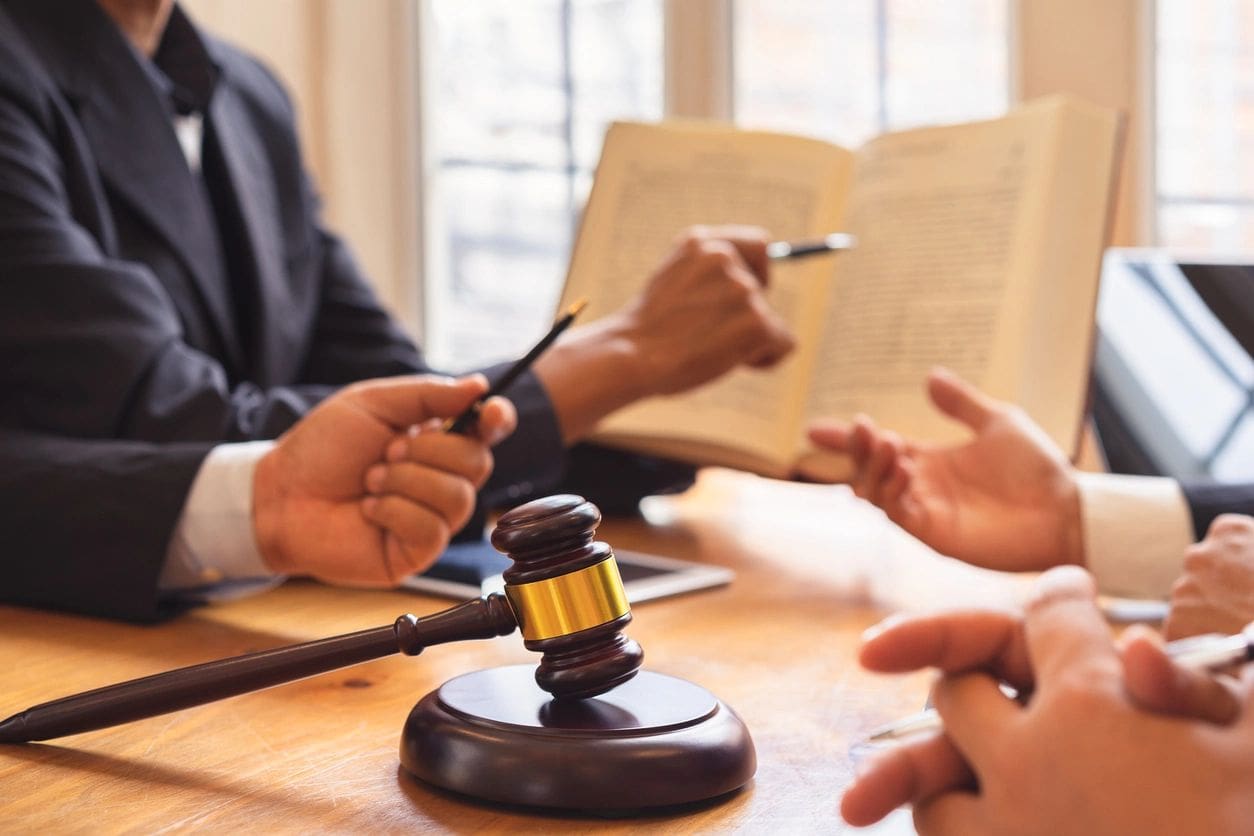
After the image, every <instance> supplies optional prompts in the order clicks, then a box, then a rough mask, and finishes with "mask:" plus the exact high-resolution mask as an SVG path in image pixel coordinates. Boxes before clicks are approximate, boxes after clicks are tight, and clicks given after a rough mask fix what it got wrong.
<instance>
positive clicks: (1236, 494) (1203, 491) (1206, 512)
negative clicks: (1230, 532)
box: [1181, 482, 1254, 540]
mask: <svg viewBox="0 0 1254 836" xmlns="http://www.w3.org/2000/svg"><path fill="white" fill-rule="evenodd" d="M1181 487H1182V488H1183V490H1184V497H1185V499H1186V500H1188V503H1189V512H1190V513H1191V514H1192V516H1193V535H1194V537H1195V538H1196V539H1197V540H1201V539H1203V538H1204V537H1205V536H1206V531H1207V529H1209V528H1210V524H1211V523H1212V522H1214V521H1215V518H1216V517H1218V516H1220V515H1222V514H1246V515H1254V483H1248V482H1247V483H1245V484H1234V485H1221V484H1215V483H1201V482H1196V483H1185V484H1183V485H1182V486H1181Z"/></svg>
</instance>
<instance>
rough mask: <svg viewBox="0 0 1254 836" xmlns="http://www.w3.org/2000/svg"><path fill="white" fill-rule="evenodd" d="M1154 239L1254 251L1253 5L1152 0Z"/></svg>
mask: <svg viewBox="0 0 1254 836" xmlns="http://www.w3.org/2000/svg"><path fill="white" fill-rule="evenodd" d="M1157 19H1158V34H1157V53H1156V55H1157V97H1158V106H1157V108H1156V110H1157V120H1158V121H1157V137H1156V146H1157V181H1158V186H1157V188H1158V196H1159V216H1158V227H1159V239H1160V241H1161V242H1162V243H1164V244H1166V245H1169V246H1172V247H1178V248H1187V249H1205V250H1235V249H1246V250H1249V249H1254V227H1252V225H1251V223H1250V220H1249V219H1250V215H1251V213H1252V212H1254V3H1251V2H1249V0H1159V3H1158V6H1157Z"/></svg>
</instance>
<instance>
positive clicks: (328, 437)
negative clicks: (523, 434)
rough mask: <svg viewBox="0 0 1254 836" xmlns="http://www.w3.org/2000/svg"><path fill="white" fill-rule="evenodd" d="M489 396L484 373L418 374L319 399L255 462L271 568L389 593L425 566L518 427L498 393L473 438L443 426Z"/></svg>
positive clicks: (467, 510) (258, 517)
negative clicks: (497, 448)
mask: <svg viewBox="0 0 1254 836" xmlns="http://www.w3.org/2000/svg"><path fill="white" fill-rule="evenodd" d="M487 389H488V383H487V381H486V380H484V378H483V376H482V375H470V376H468V377H463V378H459V379H456V380H452V379H448V378H440V377H434V376H430V375H420V376H410V377H395V378H384V379H380V380H372V381H367V382H365V383H359V384H355V385H353V386H349V387H347V388H345V389H343V390H341V391H339V392H337V393H335V394H334V395H332V396H331V397H330V398H328V399H327V400H325V401H323V402H322V403H321V404H320V405H319V406H317V407H316V408H315V409H313V410H312V411H311V412H310V413H309V414H308V415H306V416H305V418H303V419H302V420H301V421H299V422H298V423H297V424H296V425H295V426H293V427H292V428H291V429H290V430H288V431H287V432H286V433H285V434H284V435H283V436H282V437H280V438H279V440H278V442H277V443H276V444H275V446H274V448H273V449H271V450H270V451H269V452H267V453H266V454H265V455H264V456H263V457H262V458H261V459H260V460H258V462H257V466H256V470H255V473H254V476H253V492H252V511H253V527H254V533H255V538H256V542H257V546H258V548H259V550H260V552H261V556H262V559H263V560H264V561H265V563H266V565H267V566H268V567H269V568H270V569H271V570H272V571H274V572H276V573H280V574H288V575H306V576H311V577H314V578H318V579H320V580H323V581H326V582H328V583H334V584H340V585H345V586H390V585H393V584H396V583H398V582H399V581H400V580H401V579H402V578H404V577H406V576H408V575H410V574H412V573H414V572H417V571H421V570H422V569H425V568H426V567H427V566H429V565H430V564H431V563H432V562H433V561H434V560H435V559H436V557H437V556H439V554H440V552H441V551H443V550H444V547H445V545H446V544H447V543H448V539H449V537H450V535H451V533H452V532H454V531H457V530H458V529H459V528H461V527H462V526H463V525H465V523H466V521H467V520H468V519H469V517H470V514H471V512H472V511H473V509H474V503H475V494H476V492H477V490H478V489H479V487H481V486H482V485H483V483H484V481H485V480H486V479H487V477H488V474H489V473H490V472H491V470H492V453H491V451H490V449H489V448H490V447H491V446H492V445H493V444H496V443H497V442H499V441H500V440H501V439H503V438H504V437H505V436H507V435H509V434H510V433H511V432H513V430H514V426H515V424H516V422H517V416H516V413H515V410H514V407H513V404H511V403H510V402H509V401H507V400H505V399H504V398H499V397H497V398H491V399H489V400H487V401H485V402H483V404H482V406H481V408H480V410H479V413H478V420H477V422H476V425H475V429H474V432H472V433H469V434H466V435H460V434H452V433H442V432H439V431H438V428H439V424H440V422H441V421H442V420H443V419H446V418H448V417H450V416H453V415H457V414H459V413H460V412H462V411H463V410H465V409H466V408H467V407H469V406H470V405H471V404H472V403H475V402H477V401H479V400H480V399H481V398H482V396H483V395H484V393H485V392H486V391H487Z"/></svg>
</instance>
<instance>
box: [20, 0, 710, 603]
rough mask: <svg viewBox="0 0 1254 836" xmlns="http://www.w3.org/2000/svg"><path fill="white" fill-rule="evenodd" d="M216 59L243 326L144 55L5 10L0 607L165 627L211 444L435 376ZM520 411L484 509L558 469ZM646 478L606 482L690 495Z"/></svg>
mask: <svg viewBox="0 0 1254 836" xmlns="http://www.w3.org/2000/svg"><path fill="white" fill-rule="evenodd" d="M175 14H176V17H178V18H179V20H181V21H182V24H181V25H188V24H187V22H186V21H185V20H182V18H181V12H178V11H177V10H176V13H175ZM172 25H173V24H172ZM206 42H207V47H208V51H209V54H210V56H211V58H212V60H213V62H214V63H215V64H216V65H217V67H218V69H219V72H220V76H219V81H218V83H217V86H216V88H215V92H214V94H213V98H212V101H211V105H210V107H209V110H208V113H207V114H206V125H207V131H209V132H211V134H212V136H213V137H215V138H216V141H217V144H218V148H219V153H220V157H221V164H222V166H223V168H224V170H225V177H226V179H227V180H229V184H228V185H229V187H230V188H229V192H230V193H231V194H232V202H231V205H230V207H229V209H230V212H231V213H232V214H234V215H235V216H236V217H235V220H236V222H237V223H236V224H235V225H234V226H232V225H230V224H227V225H224V226H222V230H221V234H222V235H235V236H236V237H235V238H232V239H231V241H230V243H231V244H232V245H233V246H234V247H235V251H236V252H237V253H243V260H244V267H245V268H246V269H245V270H243V271H242V272H243V273H244V274H245V276H246V278H247V281H248V287H249V290H250V307H249V308H248V311H249V318H248V319H242V318H241V316H240V315H239V313H238V311H237V310H236V309H235V308H234V307H233V303H232V295H231V291H230V289H229V288H228V287H227V286H226V285H225V284H224V283H223V281H222V274H221V271H220V269H219V271H218V272H215V271H214V269H212V268H213V267H214V266H215V265H216V266H218V267H219V268H220V266H221V263H222V258H223V256H222V252H221V250H222V244H221V243H220V239H219V238H218V237H217V236H218V235H219V234H220V233H219V229H218V225H219V224H220V223H221V219H220V218H219V219H217V223H215V217H214V214H213V213H212V210H211V209H210V208H208V206H209V205H208V204H207V202H206V200H205V199H204V195H203V193H202V192H201V191H199V189H201V188H202V187H201V184H200V182H199V181H198V179H197V177H196V176H195V175H194V174H193V173H192V172H191V171H190V169H189V167H188V165H187V163H186V161H185V159H184V157H183V155H182V151H181V149H180V147H179V145H178V143H177V139H176V137H175V134H174V132H173V129H172V126H171V109H170V106H169V104H168V102H167V101H166V99H165V97H164V96H163V95H162V94H161V92H160V91H158V89H157V88H156V86H155V85H154V84H153V81H152V78H151V76H150V75H149V74H148V73H147V72H146V71H145V68H144V65H143V64H142V63H141V61H142V60H143V59H141V58H140V57H139V56H138V55H137V53H136V52H135V51H134V50H133V49H132V48H131V46H130V45H129V43H128V42H127V41H126V40H125V39H124V38H123V37H122V35H121V34H120V32H119V31H118V30H117V29H116V27H115V26H114V25H113V23H112V21H111V20H109V19H108V18H107V17H106V16H105V15H104V13H103V12H102V11H101V10H100V9H99V8H98V6H97V5H96V4H95V3H94V2H91V0H0V281H2V282H3V295H4V298H3V304H2V305H0V356H3V358H4V360H3V362H2V363H0V392H3V393H4V395H3V400H2V401H0V509H2V510H0V600H3V601H4V602H9V603H25V604H34V605H40V606H51V607H57V608H66V609H71V610H77V611H81V612H86V613H94V614H101V615H107V616H112V617H123V618H131V619H150V618H154V617H158V616H159V615H160V614H161V605H160V602H159V600H158V596H157V593H156V583H157V578H158V575H159V573H160V568H161V566H162V563H163V561H164V558H165V554H166V547H167V542H168V540H169V537H170V534H171V532H172V530H173V527H174V525H175V524H176V522H177V519H178V517H179V514H180V512H181V509H182V504H183V500H184V498H185V496H186V493H187V491H188V488H189V486H190V483H191V481H192V479H193V478H194V476H195V474H196V471H197V469H198V468H199V466H200V463H201V461H202V459H203V458H204V456H205V455H206V454H207V453H208V451H209V450H210V449H211V448H212V447H213V446H215V445H216V444H219V443H222V442H231V441H240V440H248V439H258V438H273V437H275V436H276V435H278V434H279V433H281V432H282V431H283V430H284V429H286V428H287V427H289V426H290V425H291V424H292V423H293V422H294V421H296V420H297V419H298V418H299V417H300V416H301V415H302V414H304V412H305V411H307V410H308V409H309V408H310V407H311V406H312V405H314V404H315V403H317V402H318V401H319V400H320V399H322V398H324V397H326V396H327V395H328V394H329V393H331V392H332V391H334V390H335V389H336V388H337V387H339V386H341V385H344V384H346V383H349V382H351V381H354V380H359V379H363V378H369V377H378V376H383V375H391V374H400V373H409V372H413V371H421V370H425V369H426V365H425V363H424V362H423V359H422V355H421V353H420V352H419V351H418V349H417V348H416V347H415V346H414V344H413V343H412V342H411V341H410V340H409V339H408V338H407V337H406V336H405V335H404V334H403V333H401V331H400V330H399V329H398V328H397V327H396V326H395V325H394V323H393V322H392V321H391V320H390V319H389V317H388V316H387V314H386V313H385V312H384V311H383V310H382V309H381V308H380V306H379V304H378V303H377V302H376V300H375V297H374V295H373V294H372V293H371V291H370V289H369V286H368V285H367V283H366V282H365V281H364V280H363V278H362V276H361V274H360V273H359V271H358V269H357V267H356V265H355V264H354V262H353V259H352V258H351V256H350V254H349V252H348V251H347V249H346V248H345V247H344V245H343V244H342V243H341V242H340V241H339V240H338V239H337V238H336V237H335V236H334V235H332V234H331V233H329V232H328V231H327V230H326V229H324V228H323V226H322V224H321V221H320V218H319V209H318V203H317V200H316V198H315V196H314V194H313V190H312V189H311V186H310V183H309V181H308V179H307V178H306V176H305V173H304V170H303V166H302V162H301V159H300V152H299V144H298V141H297V137H296V134H295V129H294V119H293V113H292V108H291V105H290V103H289V101H288V99H287V97H286V96H285V94H284V92H283V91H282V89H281V88H280V86H279V85H278V84H277V83H276V81H275V80H274V79H273V78H272V76H271V75H270V74H269V73H268V72H267V71H266V70H265V69H263V68H262V67H261V66H260V65H259V64H258V63H257V62H255V61H254V60H253V59H251V58H249V57H248V56H246V55H244V54H243V53H241V52H239V51H237V50H235V49H233V48H231V47H230V46H227V45H225V44H223V43H220V42H217V41H214V40H212V39H207V40H206ZM219 214H220V213H219ZM490 373H491V371H489V374H490ZM510 396H511V398H512V399H513V400H514V402H515V404H516V405H517V407H518V409H519V415H520V430H519V432H518V433H517V434H516V435H515V436H514V438H513V439H511V440H510V441H507V442H506V443H505V444H504V445H502V446H501V447H499V448H498V449H497V451H496V460H497V470H496V473H495V475H494V477H493V480H492V482H491V483H490V484H489V485H488V487H487V488H486V489H485V494H484V498H485V501H487V502H490V503H492V504H501V503H510V502H513V501H517V500H521V499H524V498H526V497H528V496H530V495H533V494H535V493H537V492H540V491H545V490H547V489H550V488H552V487H554V486H555V484H556V483H557V482H558V480H559V477H560V476H561V474H562V472H563V468H564V467H565V465H566V462H565V460H564V458H563V450H562V445H561V439H560V433H559V431H558V427H557V425H556V421H555V419H554V416H553V413H552V410H551V407H550V405H549V403H548V400H547V398H546V396H545V394H544V392H543V390H542V388H541V387H540V385H539V383H538V382H537V381H536V379H535V378H534V377H527V378H525V379H523V380H521V381H520V382H519V384H518V385H516V386H515V387H514V388H512V389H511V391H510ZM638 463H639V462H637V461H636V460H634V459H631V458H629V457H621V456H620V457H617V458H616V459H614V460H613V463H611V464H608V465H605V467H606V468H610V469H614V468H618V467H622V468H630V467H634V466H635V465H636V464H638ZM644 466H645V468H646V469H648V468H655V469H656V471H657V472H656V473H654V474H652V476H651V477H650V478H651V480H652V481H651V484H640V481H639V479H636V478H633V477H627V478H625V479H620V478H618V476H619V474H617V473H616V474H615V476H616V478H615V479H614V480H611V481H614V482H615V483H616V484H618V485H619V486H620V487H621V486H622V484H623V483H624V482H625V483H629V484H631V485H632V487H634V488H636V490H635V491H634V493H635V495H636V496H638V495H639V494H640V493H642V492H644V490H645V489H646V487H654V488H655V487H658V486H659V485H660V484H664V483H667V482H673V481H675V479H676V477H677V476H678V477H679V478H681V479H682V478H683V477H684V476H686V475H688V473H687V472H686V471H683V470H678V471H677V470H676V469H674V468H668V467H665V466H662V465H658V464H656V463H653V464H648V463H646V464H645V465H644ZM585 469H586V468H585ZM598 472H601V471H598ZM578 487H580V488H584V489H587V488H588V487H589V486H588V485H586V484H585V485H581V486H578ZM632 492H633V491H632V490H630V489H628V490H627V491H626V493H632ZM608 501H609V502H610V503H611V504H613V503H616V502H617V503H620V504H622V503H626V502H628V500H626V499H624V492H623V491H620V492H619V495H617V496H610V497H608Z"/></svg>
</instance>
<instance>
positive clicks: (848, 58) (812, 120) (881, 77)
mask: <svg viewBox="0 0 1254 836" xmlns="http://www.w3.org/2000/svg"><path fill="white" fill-rule="evenodd" d="M735 13H736V16H735V18H734V22H733V32H734V42H735V48H734V63H735V87H734V90H735V92H734V98H735V114H736V120H737V121H738V122H740V123H742V124H745V125H752V126H755V127H767V128H773V129H776V130H784V131H793V132H796V133H805V134H813V135H817V136H821V137H824V138H827V139H831V140H832V141H834V142H837V143H839V144H842V145H845V146H847V147H856V146H857V145H859V144H861V143H862V142H864V141H865V140H867V139H869V138H871V137H872V136H875V135H876V134H879V133H882V132H884V131H888V130H895V129H900V128H908V127H913V126H917V125H922V124H934V123H939V122H965V121H968V120H972V119H980V118H986V117H993V116H999V115H1001V114H1002V113H1003V112H1004V111H1005V109H1006V102H1007V97H1008V92H1009V83H1008V74H1007V69H1006V66H1007V57H1008V50H1007V21H1006V15H1007V2H1006V0H959V2H953V1H952V0H951V2H947V3H928V2H920V1H919V0H909V1H907V2H902V0H845V2H838V3H830V2H829V3H823V2H815V1H814V0H737V2H736V4H735Z"/></svg>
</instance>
